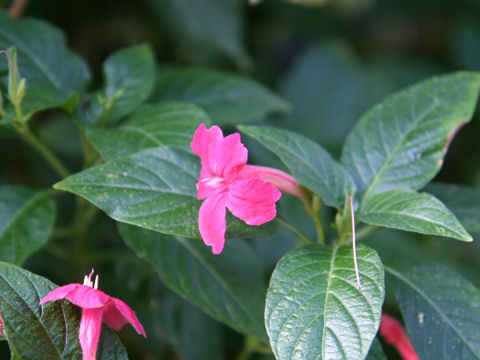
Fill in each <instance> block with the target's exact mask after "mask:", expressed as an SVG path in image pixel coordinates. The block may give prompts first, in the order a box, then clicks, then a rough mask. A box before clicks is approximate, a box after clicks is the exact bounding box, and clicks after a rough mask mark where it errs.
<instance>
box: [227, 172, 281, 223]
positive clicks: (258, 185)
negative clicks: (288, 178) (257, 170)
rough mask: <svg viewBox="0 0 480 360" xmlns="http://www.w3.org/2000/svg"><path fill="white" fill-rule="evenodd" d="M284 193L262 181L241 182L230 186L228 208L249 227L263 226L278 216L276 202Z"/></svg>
mask: <svg viewBox="0 0 480 360" xmlns="http://www.w3.org/2000/svg"><path fill="white" fill-rule="evenodd" d="M281 196H282V193H281V192H280V191H279V190H278V189H277V188H276V187H275V186H273V185H272V184H269V183H267V182H265V181H263V180H260V179H248V180H239V181H236V182H235V183H233V184H232V185H230V188H229V191H228V200H227V207H228V210H230V211H231V213H232V214H233V215H235V216H236V217H238V218H240V219H242V220H243V221H245V222H246V223H247V224H248V225H262V224H264V223H266V222H268V221H270V220H272V219H273V218H274V217H275V216H276V215H277V209H276V205H275V202H277V201H278V199H280V197H281Z"/></svg>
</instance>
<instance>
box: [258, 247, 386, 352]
mask: <svg viewBox="0 0 480 360" xmlns="http://www.w3.org/2000/svg"><path fill="white" fill-rule="evenodd" d="M357 256H358V265H359V270H360V280H361V284H362V289H361V291H360V290H359V289H358V287H357V283H356V280H355V272H354V267H353V256H352V249H351V247H349V246H342V247H327V246H320V245H307V246H303V247H301V248H299V249H296V250H293V251H290V252H289V253H287V255H285V256H284V257H283V258H282V259H281V260H280V261H279V263H278V264H277V267H276V268H275V271H274V272H273V275H272V278H271V281H270V286H269V288H268V293H267V303H266V307H265V324H266V327H267V333H268V336H269V337H270V343H271V345H272V349H273V352H274V354H275V356H276V358H277V359H278V360H287V359H288V360H290V359H302V360H309V359H322V360H327V359H348V360H354V359H360V360H363V359H364V358H365V357H366V356H367V354H368V352H369V349H370V346H371V344H372V341H373V339H374V337H375V335H376V333H377V330H378V327H379V325H380V318H381V311H382V304H383V298H384V280H383V278H384V273H383V266H382V263H381V261H380V258H379V257H378V255H377V253H376V252H375V251H374V250H372V249H370V248H368V247H366V246H363V245H362V246H359V247H358V248H357Z"/></svg>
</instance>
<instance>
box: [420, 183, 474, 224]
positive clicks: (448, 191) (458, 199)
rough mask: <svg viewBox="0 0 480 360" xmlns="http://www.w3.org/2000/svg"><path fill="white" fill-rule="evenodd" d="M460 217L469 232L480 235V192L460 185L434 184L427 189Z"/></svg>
mask: <svg viewBox="0 0 480 360" xmlns="http://www.w3.org/2000/svg"><path fill="white" fill-rule="evenodd" d="M426 190H427V191H428V192H429V193H432V194H433V195H435V196H436V197H437V198H439V199H440V200H441V201H442V202H443V203H445V205H447V207H448V208H449V209H450V210H451V211H452V212H453V213H454V214H455V215H456V216H457V217H458V220H460V222H461V223H462V225H463V226H465V228H466V229H467V230H468V231H471V232H473V233H480V221H479V220H480V191H479V190H477V189H475V188H471V187H467V186H460V185H453V184H443V183H432V184H429V185H428V186H427V188H426Z"/></svg>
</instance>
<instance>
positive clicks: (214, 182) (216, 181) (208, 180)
mask: <svg viewBox="0 0 480 360" xmlns="http://www.w3.org/2000/svg"><path fill="white" fill-rule="evenodd" d="M224 181H225V180H224V179H223V178H221V177H214V178H205V179H202V182H205V183H207V186H215V185H217V184H220V183H221V182H224Z"/></svg>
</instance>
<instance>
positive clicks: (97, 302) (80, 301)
mask: <svg viewBox="0 0 480 360" xmlns="http://www.w3.org/2000/svg"><path fill="white" fill-rule="evenodd" d="M92 275H93V269H92V272H91V273H90V275H88V276H87V275H85V279H84V281H83V285H81V284H68V285H65V286H61V287H59V288H57V289H55V290H53V291H51V292H50V293H49V294H48V295H47V296H45V297H44V298H43V299H42V300H41V301H40V305H43V304H45V303H46V302H49V301H56V300H60V299H67V300H69V301H70V302H71V303H72V304H75V305H77V306H79V307H81V308H82V318H81V320H80V331H79V339H80V346H81V347H82V353H83V360H95V359H96V356H97V347H98V341H99V340H100V332H101V330H102V322H104V323H105V324H107V325H108V326H110V327H111V328H112V329H114V330H117V331H118V330H120V329H121V328H122V327H123V325H125V324H126V323H128V322H129V323H130V324H132V326H133V328H134V329H135V330H136V331H137V333H139V334H141V335H143V336H145V337H147V335H146V334H145V330H143V326H142V324H140V321H138V318H137V316H136V315H135V313H134V312H133V310H132V309H130V307H128V305H127V304H125V303H124V302H123V301H121V300H119V299H117V298H114V297H111V296H109V295H107V294H105V293H104V292H103V291H100V290H97V288H98V275H97V276H96V278H95V284H94V283H93V282H92Z"/></svg>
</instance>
